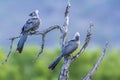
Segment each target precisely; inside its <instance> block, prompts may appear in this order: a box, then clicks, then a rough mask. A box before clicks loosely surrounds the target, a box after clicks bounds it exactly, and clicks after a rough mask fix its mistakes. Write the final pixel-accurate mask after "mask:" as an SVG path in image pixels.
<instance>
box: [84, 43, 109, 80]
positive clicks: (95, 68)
mask: <svg viewBox="0 0 120 80" xmlns="http://www.w3.org/2000/svg"><path fill="white" fill-rule="evenodd" d="M107 47H108V42H106V44H105V48H104V49H103V51H102V53H101V56H100V57H99V59H98V61H97V63H96V64H95V66H94V67H93V68H92V70H91V71H90V72H89V73H88V74H87V76H86V77H85V78H84V79H83V80H91V77H92V75H93V74H94V73H95V71H96V70H97V68H98V67H99V65H100V63H101V61H102V59H103V57H104V56H105V53H106V49H107Z"/></svg>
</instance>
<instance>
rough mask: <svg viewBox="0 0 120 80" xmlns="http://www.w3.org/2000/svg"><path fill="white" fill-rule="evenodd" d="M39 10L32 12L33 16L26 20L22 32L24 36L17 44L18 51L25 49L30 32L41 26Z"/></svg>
mask: <svg viewBox="0 0 120 80" xmlns="http://www.w3.org/2000/svg"><path fill="white" fill-rule="evenodd" d="M38 13H39V11H38V10H35V11H34V12H32V13H30V14H29V16H30V17H31V18H30V19H28V20H27V21H26V23H25V24H24V26H23V28H22V31H21V34H22V36H21V37H20V40H19V42H18V44H17V49H16V51H17V52H19V53H21V52H22V50H23V46H24V43H25V41H26V39H27V36H28V34H29V33H30V32H34V31H35V30H37V29H38V28H39V25H40V18H39V14H38Z"/></svg>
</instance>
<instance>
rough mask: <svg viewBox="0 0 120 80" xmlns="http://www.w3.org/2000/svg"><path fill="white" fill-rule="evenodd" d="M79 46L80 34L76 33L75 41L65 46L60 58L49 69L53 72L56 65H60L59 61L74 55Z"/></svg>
mask: <svg viewBox="0 0 120 80" xmlns="http://www.w3.org/2000/svg"><path fill="white" fill-rule="evenodd" d="M79 44H80V34H79V33H78V32H76V33H75V36H74V39H72V40H70V41H68V42H67V43H66V44H65V46H64V47H63V49H62V51H61V53H60V54H59V56H58V57H57V58H56V59H55V60H54V61H53V63H52V64H50V66H49V67H48V68H49V69H51V70H53V69H54V68H55V67H56V65H57V64H58V63H59V61H60V60H61V59H62V57H65V56H69V55H70V54H72V53H73V52H74V51H75V50H76V49H77V48H78V46H79Z"/></svg>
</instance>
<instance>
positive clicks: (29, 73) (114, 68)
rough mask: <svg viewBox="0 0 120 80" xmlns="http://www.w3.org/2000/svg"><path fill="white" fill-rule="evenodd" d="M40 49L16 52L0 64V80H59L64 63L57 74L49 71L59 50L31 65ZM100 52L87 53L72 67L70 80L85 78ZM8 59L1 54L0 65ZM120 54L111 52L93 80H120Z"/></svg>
mask: <svg viewBox="0 0 120 80" xmlns="http://www.w3.org/2000/svg"><path fill="white" fill-rule="evenodd" d="M37 51H39V48H38V47H29V48H27V49H24V51H23V53H21V54H18V53H16V52H15V51H13V53H12V55H11V56H10V58H9V59H8V62H7V63H6V64H4V65H2V64H0V80H57V78H58V76H59V72H60V70H61V66H62V63H63V60H61V62H60V63H59V64H58V66H57V67H56V68H55V70H54V71H50V70H49V69H48V66H49V64H50V63H51V62H52V61H53V60H54V59H55V58H56V57H57V55H58V54H59V53H60V50H59V49H56V50H49V49H47V50H44V52H43V53H42V54H41V55H40V57H39V59H38V60H37V61H36V62H34V63H33V62H32V60H33V59H34V57H35V56H36V53H37ZM100 53H101V51H100V50H98V49H96V50H93V51H90V50H87V51H85V52H84V54H82V55H81V56H80V57H79V58H78V59H77V60H76V61H74V62H73V63H72V64H71V66H70V72H69V78H70V80H79V79H82V78H83V77H85V76H86V74H87V73H88V72H89V71H90V69H91V68H92V67H93V66H94V64H95V63H96V62H97V59H98V58H99V56H100ZM4 59H5V53H4V52H3V51H2V50H0V62H2V61H3V60H4ZM119 68H120V54H119V50H111V51H110V52H109V53H107V54H106V56H105V57H104V59H103V61H102V63H101V65H100V66H99V68H98V70H97V71H96V72H95V74H94V75H93V77H92V78H93V79H94V80H120V76H119V75H120V70H119Z"/></svg>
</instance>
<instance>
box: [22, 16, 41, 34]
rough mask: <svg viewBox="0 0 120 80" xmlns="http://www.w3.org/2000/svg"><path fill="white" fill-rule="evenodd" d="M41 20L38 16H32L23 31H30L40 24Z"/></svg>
mask: <svg viewBox="0 0 120 80" xmlns="http://www.w3.org/2000/svg"><path fill="white" fill-rule="evenodd" d="M39 24H40V22H39V19H38V18H31V19H28V20H27V21H26V23H25V24H24V26H23V28H22V32H25V31H29V30H31V29H33V28H34V27H36V26H39Z"/></svg>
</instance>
